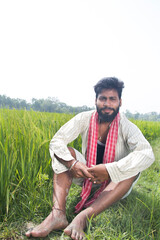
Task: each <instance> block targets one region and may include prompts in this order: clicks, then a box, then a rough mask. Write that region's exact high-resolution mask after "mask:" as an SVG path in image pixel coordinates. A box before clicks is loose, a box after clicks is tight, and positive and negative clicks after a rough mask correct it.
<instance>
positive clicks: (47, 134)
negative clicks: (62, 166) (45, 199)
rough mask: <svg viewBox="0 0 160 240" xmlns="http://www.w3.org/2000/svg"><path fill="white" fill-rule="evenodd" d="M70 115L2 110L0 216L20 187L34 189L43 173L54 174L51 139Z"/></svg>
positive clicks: (6, 211)
mask: <svg viewBox="0 0 160 240" xmlns="http://www.w3.org/2000/svg"><path fill="white" fill-rule="evenodd" d="M70 117H71V116H70V115H67V114H62V115H59V114H48V113H45V114H44V113H40V112H34V111H30V112H28V111H24V110H21V111H17V110H8V109H1V110H0V131H1V134H0V157H1V159H0V216H1V219H2V216H3V215H4V214H5V213H7V214H8V211H9V206H10V203H11V201H12V200H13V199H14V198H15V195H16V192H17V189H18V187H19V186H21V188H24V189H27V190H28V191H31V190H33V189H34V188H35V186H36V182H37V178H38V179H39V178H40V176H42V174H43V173H45V174H48V175H49V176H50V175H51V174H52V170H51V167H50V165H51V164H50V161H51V159H50V156H49V151H48V147H49V142H50V140H51V138H52V136H53V135H54V133H55V132H56V131H57V130H58V129H59V128H60V126H61V125H63V124H64V123H65V122H66V121H67V120H69V118H70Z"/></svg>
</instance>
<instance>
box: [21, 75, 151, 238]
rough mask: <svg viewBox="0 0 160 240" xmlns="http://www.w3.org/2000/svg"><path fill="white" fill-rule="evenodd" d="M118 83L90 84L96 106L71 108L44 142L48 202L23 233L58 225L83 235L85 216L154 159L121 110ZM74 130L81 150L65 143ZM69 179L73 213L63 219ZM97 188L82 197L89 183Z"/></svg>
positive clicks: (116, 195)
mask: <svg viewBox="0 0 160 240" xmlns="http://www.w3.org/2000/svg"><path fill="white" fill-rule="evenodd" d="M123 87H124V83H123V82H122V81H119V80H118V79H117V78H104V79H102V80H100V81H99V82H98V83H97V84H96V85H95V87H94V90H95V93H96V100H95V104H96V111H88V112H83V113H80V114H77V115H76V116H75V117H74V118H72V119H71V120H70V121H69V122H68V123H66V124H65V125H64V126H62V127H61V128H60V130H59V131H58V132H57V133H56V134H55V136H54V137H53V139H52V140H51V143H50V154H51V157H52V167H53V170H54V192H53V208H52V212H51V213H50V214H49V216H48V217H47V218H46V219H45V220H44V221H43V222H42V223H41V224H40V225H39V226H37V227H35V228H34V229H33V230H32V231H28V232H27V233H26V236H28V237H30V236H33V237H45V236H47V235H48V234H49V233H50V232H51V231H53V230H58V229H64V232H65V234H67V235H68V236H70V237H71V238H72V239H76V240H81V239H83V238H84V229H85V227H86V224H87V219H88V218H91V217H92V216H93V217H95V216H96V215H98V214H99V213H101V212H102V211H104V210H105V209H107V208H108V207H110V206H111V205H112V204H113V203H115V202H117V201H118V200H120V199H122V198H124V197H126V196H128V194H129V193H130V192H131V190H132V187H133V185H134V184H135V182H136V181H137V180H138V177H139V174H140V172H142V171H143V170H145V169H146V168H148V167H149V166H150V165H151V164H152V163H153V161H154V155H153V152H152V149H151V146H150V144H149V143H148V142H147V140H146V139H145V138H144V136H143V135H142V133H141V131H140V130H139V129H138V128H137V127H136V126H135V125H134V124H133V123H131V122H130V121H129V120H128V119H126V117H125V116H124V115H123V114H120V113H119V108H120V106H121V104H122V100H121V93H122V89H123ZM79 134H81V136H82V154H81V153H80V152H78V151H77V150H76V149H73V148H70V147H67V145H68V144H69V143H70V142H72V141H73V140H75V139H76V138H77V137H78V136H79ZM72 181H73V182H77V183H78V184H82V185H83V188H82V193H81V197H82V200H81V201H80V202H79V203H78V204H77V206H76V212H77V213H78V214H77V216H76V217H75V218H74V219H73V221H72V222H71V223H70V224H69V225H68V222H67V219H66V212H65V209H66V199H67V195H68V192H69V189H70V186H71V184H72ZM93 187H95V188H97V191H96V192H95V194H94V196H93V197H92V198H91V199H90V200H88V197H89V196H90V192H91V189H92V188H93Z"/></svg>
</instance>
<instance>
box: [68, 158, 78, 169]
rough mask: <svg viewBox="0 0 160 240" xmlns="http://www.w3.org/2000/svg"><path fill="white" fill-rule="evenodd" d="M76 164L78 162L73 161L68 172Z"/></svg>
mask: <svg viewBox="0 0 160 240" xmlns="http://www.w3.org/2000/svg"><path fill="white" fill-rule="evenodd" d="M77 162H79V160H75V161H74V162H73V163H72V165H71V166H70V168H69V169H68V170H69V171H71V169H72V168H73V167H74V166H75V164H76V163H77Z"/></svg>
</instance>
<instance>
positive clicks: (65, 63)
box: [0, 0, 160, 113]
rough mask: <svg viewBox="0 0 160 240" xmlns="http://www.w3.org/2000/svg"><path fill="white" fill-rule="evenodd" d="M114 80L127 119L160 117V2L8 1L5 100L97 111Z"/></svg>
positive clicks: (2, 11) (2, 73) (0, 55)
mask: <svg viewBox="0 0 160 240" xmlns="http://www.w3.org/2000/svg"><path fill="white" fill-rule="evenodd" d="M107 76H115V77H118V78H120V79H121V80H122V81H124V83H125V89H124V92H123V96H122V100H123V107H122V110H123V111H125V110H126V109H128V110H129V111H131V112H136V111H137V112H142V113H145V112H152V111H156V112H158V113H160V97H159V96H160V87H159V86H160V1H159V0H52V1H50V0H48V1H47V0H43V1H41V0H26V1H23V0H19V1H18V0H10V1H9V0H1V1H0V95H3V94H4V95H6V96H9V97H12V98H21V99H26V100H27V101H31V99H32V98H37V99H39V98H47V97H57V98H58V99H59V100H60V101H61V102H65V103H67V104H69V105H72V106H82V105H87V106H94V101H95V95H94V90H93V86H94V85H95V84H96V82H97V81H98V80H100V79H101V78H103V77H107Z"/></svg>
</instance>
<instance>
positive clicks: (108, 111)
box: [102, 108, 114, 114]
mask: <svg viewBox="0 0 160 240" xmlns="http://www.w3.org/2000/svg"><path fill="white" fill-rule="evenodd" d="M102 111H103V112H105V113H107V114H109V113H112V112H113V111H114V109H112V108H104V109H102Z"/></svg>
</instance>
